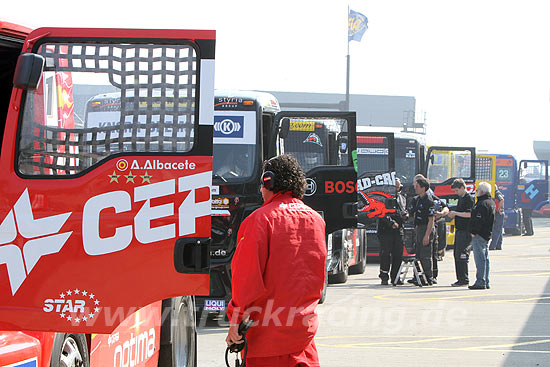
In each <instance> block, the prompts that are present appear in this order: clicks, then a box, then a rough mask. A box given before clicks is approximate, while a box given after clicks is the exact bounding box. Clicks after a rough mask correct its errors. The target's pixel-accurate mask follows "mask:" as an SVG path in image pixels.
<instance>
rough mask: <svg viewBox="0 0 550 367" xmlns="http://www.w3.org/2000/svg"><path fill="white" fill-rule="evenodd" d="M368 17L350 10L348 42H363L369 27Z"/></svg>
mask: <svg viewBox="0 0 550 367" xmlns="http://www.w3.org/2000/svg"><path fill="white" fill-rule="evenodd" d="M368 21H369V20H368V18H367V17H366V16H364V15H363V14H361V13H359V12H356V11H353V10H351V9H350V10H349V14H348V42H349V41H357V42H361V38H362V37H363V34H364V33H365V31H366V30H367V28H368V24H367V23H368Z"/></svg>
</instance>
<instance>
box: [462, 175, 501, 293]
mask: <svg viewBox="0 0 550 367" xmlns="http://www.w3.org/2000/svg"><path fill="white" fill-rule="evenodd" d="M494 222H495V202H494V201H493V199H492V198H491V185H489V184H488V183H487V182H481V183H480V184H479V186H478V188H477V201H476V204H475V205H474V208H473V209H472V215H471V218H470V233H471V234H472V250H473V252H474V261H475V263H476V281H475V283H474V284H473V285H471V286H469V287H468V288H470V289H489V288H490V286H489V246H488V244H489V240H490V239H491V233H492V232H493V225H494Z"/></svg>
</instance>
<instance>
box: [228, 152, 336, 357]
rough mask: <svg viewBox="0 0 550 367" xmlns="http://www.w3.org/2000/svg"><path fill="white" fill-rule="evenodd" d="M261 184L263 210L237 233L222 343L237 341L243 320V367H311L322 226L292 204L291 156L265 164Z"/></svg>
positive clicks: (296, 173) (295, 174)
mask: <svg viewBox="0 0 550 367" xmlns="http://www.w3.org/2000/svg"><path fill="white" fill-rule="evenodd" d="M261 185H262V186H261V192H262V197H263V199H264V204H263V205H262V206H261V207H260V208H259V209H257V210H256V211H254V212H253V213H252V214H251V215H249V216H248V217H247V218H246V219H245V220H244V221H243V223H242V224H241V227H240V229H239V232H238V234H237V249H236V251H235V256H234V257H233V261H232V263H231V271H232V288H233V298H232V300H231V302H230V303H229V305H228V308H227V314H228V316H229V319H230V322H231V326H230V327H229V332H228V334H227V338H226V342H227V343H228V345H229V344H232V343H242V342H243V341H242V338H241V336H240V335H239V334H238V332H237V330H238V324H239V323H240V322H241V321H242V320H243V319H244V318H246V317H250V319H252V320H254V321H255V323H254V326H252V328H251V329H250V331H249V332H248V333H247V335H246V337H247V341H248V356H247V360H246V365H247V367H258V366H277V367H285V366H319V358H318V355H317V349H316V348H315V343H314V341H313V338H314V336H315V333H316V331H317V327H318V323H319V322H318V319H317V314H316V313H315V308H316V307H317V304H318V303H319V299H320V298H321V293H322V291H323V286H324V283H325V266H326V255H327V252H326V244H325V222H324V220H323V218H322V217H321V216H320V215H319V214H318V213H317V212H316V211H314V210H313V209H311V208H310V207H308V206H307V205H305V204H304V203H303V202H302V201H301V200H300V199H301V198H302V197H303V195H304V190H305V187H306V181H305V174H304V172H303V170H302V169H301V167H300V165H299V164H298V161H297V160H296V159H295V158H294V157H292V156H290V155H280V156H278V157H275V158H272V159H270V160H269V161H266V162H265V163H264V174H263V176H262V183H261Z"/></svg>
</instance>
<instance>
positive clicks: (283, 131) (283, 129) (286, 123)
mask: <svg viewBox="0 0 550 367" xmlns="http://www.w3.org/2000/svg"><path fill="white" fill-rule="evenodd" d="M289 131H290V119H289V118H288V117H283V119H282V120H281V125H280V126H279V136H280V137H281V138H282V139H286V137H287V136H288V132H289Z"/></svg>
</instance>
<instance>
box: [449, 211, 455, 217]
mask: <svg viewBox="0 0 550 367" xmlns="http://www.w3.org/2000/svg"><path fill="white" fill-rule="evenodd" d="M447 216H448V217H449V218H451V219H454V217H456V212H455V211H450V212H449V214H447Z"/></svg>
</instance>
